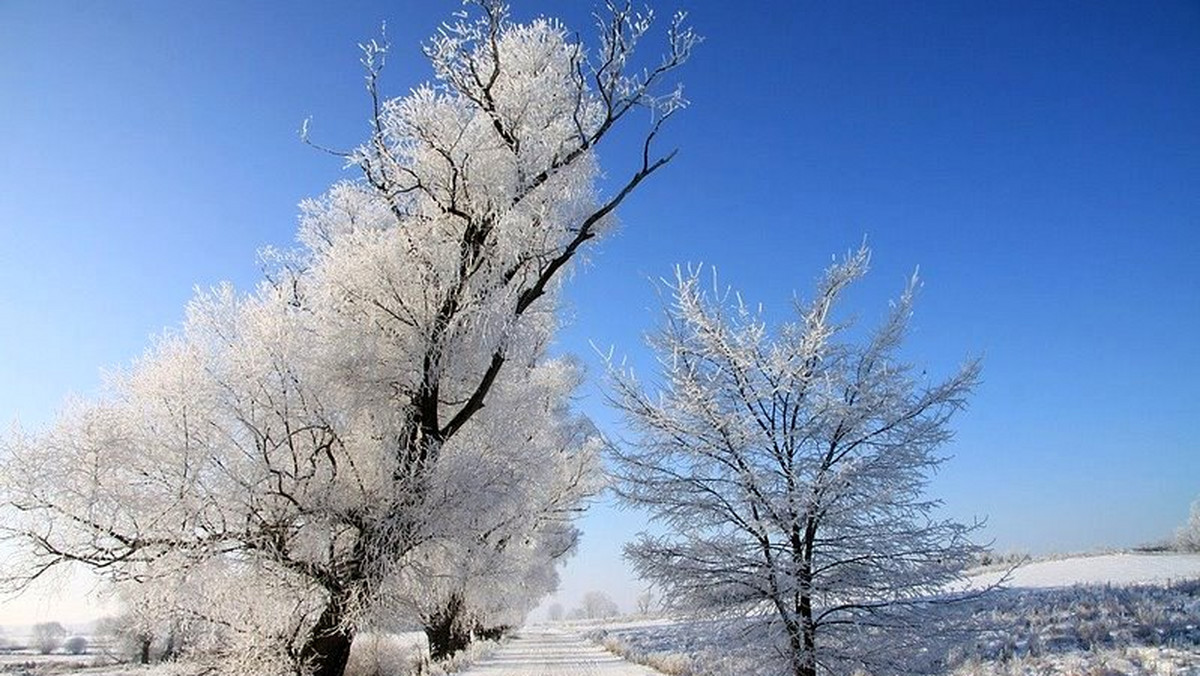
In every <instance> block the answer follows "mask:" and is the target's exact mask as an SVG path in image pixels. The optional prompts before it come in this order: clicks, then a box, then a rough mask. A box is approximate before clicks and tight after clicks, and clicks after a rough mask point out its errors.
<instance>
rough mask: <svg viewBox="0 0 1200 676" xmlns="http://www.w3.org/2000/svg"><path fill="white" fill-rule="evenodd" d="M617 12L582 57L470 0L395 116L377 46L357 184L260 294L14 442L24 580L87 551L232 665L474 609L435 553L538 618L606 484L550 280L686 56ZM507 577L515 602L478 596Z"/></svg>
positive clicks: (663, 106) (272, 267) (467, 581)
mask: <svg viewBox="0 0 1200 676" xmlns="http://www.w3.org/2000/svg"><path fill="white" fill-rule="evenodd" d="M601 16H602V18H601V21H600V24H599V33H600V35H599V43H598V45H596V46H595V47H594V48H592V49H590V50H589V49H585V48H584V46H583V45H582V44H580V43H579V42H577V41H576V39H575V37H574V34H573V33H571V32H570V31H569V30H568V29H567V28H566V27H564V26H562V25H561V24H559V23H558V22H556V21H553V20H550V19H537V20H534V21H532V22H530V23H527V24H518V23H515V22H513V21H511V20H510V18H509V16H508V13H507V9H506V8H505V7H504V6H503V5H501V4H500V3H499V2H496V1H494V0H480V2H478V3H474V4H473V5H472V6H471V7H470V8H469V10H468V12H467V13H466V14H465V15H463V16H462V17H460V18H459V19H457V20H455V21H454V22H453V23H450V24H447V25H445V26H443V27H442V29H441V30H440V31H439V33H438V34H437V35H436V36H435V37H434V38H433V39H432V40H431V41H430V42H429V43H428V44H427V45H426V48H425V53H426V55H427V56H428V58H429V60H430V62H431V63H432V66H433V70H434V74H435V77H436V79H435V81H434V82H433V83H431V84H427V85H422V86H420V87H417V88H415V89H414V90H412V92H411V93H410V94H408V95H406V96H404V97H401V98H397V99H390V100H385V99H384V98H382V97H381V96H380V94H379V92H378V88H377V83H378V78H379V74H380V68H381V67H382V63H383V59H384V57H385V56H386V46H384V45H379V44H377V43H374V42H373V43H370V44H368V45H367V46H366V47H365V52H364V64H365V66H366V68H367V89H368V92H369V94H370V99H371V102H372V115H371V120H372V127H371V130H370V135H369V137H368V139H367V141H366V142H365V143H364V144H363V145H362V146H360V147H359V148H357V149H355V150H353V151H350V152H346V153H339V154H340V155H342V156H343V157H344V158H345V159H346V160H348V162H349V163H350V164H352V165H354V166H357V167H358V168H359V169H360V170H361V178H360V179H358V180H354V181H345V182H341V183H338V184H336V185H334V186H333V187H332V188H331V189H330V190H329V191H328V192H327V193H326V194H325V195H324V196H322V197H321V198H319V199H314V200H311V201H309V202H306V203H305V204H304V205H303V217H302V222H301V226H300V234H299V239H300V241H301V243H302V247H301V248H300V249H299V250H297V251H294V252H285V253H280V254H273V255H269V256H268V262H269V273H268V277H267V279H266V280H265V281H264V282H263V283H262V284H260V285H259V287H258V288H257V289H255V290H254V291H253V292H251V293H249V294H240V293H237V292H235V291H234V290H233V289H232V288H230V287H227V286H226V287H219V288H217V289H215V290H213V291H210V292H206V293H201V294H199V295H198V296H197V298H196V299H195V300H194V301H193V302H192V303H191V304H190V306H189V308H188V313H187V318H186V320H185V322H184V325H183V327H182V328H181V329H180V330H179V331H176V332H173V333H170V334H168V335H166V336H164V337H163V338H161V339H160V340H158V341H157V342H156V344H155V345H154V346H153V347H152V348H151V349H150V350H149V351H148V352H147V354H146V355H145V356H144V357H143V358H142V359H141V360H139V361H138V362H137V363H136V364H135V365H134V366H133V367H132V368H131V369H129V370H128V371H127V372H125V373H122V374H119V375H117V376H116V377H115V378H114V379H113V381H112V383H111V384H110V386H109V388H108V393H107V394H106V396H104V397H103V398H101V399H99V400H97V401H90V402H76V403H74V404H72V405H70V406H68V407H67V408H66V410H65V411H64V412H63V413H62V414H61V415H60V417H59V418H58V419H57V421H56V422H55V423H54V424H53V425H51V426H50V427H49V428H48V429H46V430H45V431H43V432H40V433H37V434H32V435H31V434H25V433H22V432H20V431H18V432H16V433H14V434H12V435H10V436H9V437H8V438H7V439H5V442H4V448H3V450H4V453H3V458H2V459H3V464H2V465H0V504H2V505H3V507H4V509H5V512H4V514H3V515H2V516H0V537H3V538H4V539H5V540H7V541H10V542H17V543H19V544H20V545H21V546H23V547H25V548H26V550H27V551H28V552H29V554H30V556H29V558H28V560H27V561H26V564H27V565H25V566H24V567H20V568H6V569H5V571H4V573H3V574H4V577H5V578H7V581H8V582H9V583H11V584H14V585H20V584H21V583H23V582H26V581H28V580H31V579H34V578H37V577H38V576H40V575H42V574H43V573H44V572H45V571H47V570H49V569H51V568H53V567H56V566H58V565H60V564H64V563H68V562H78V563H83V564H87V565H90V566H93V567H95V568H97V569H99V570H101V571H102V572H104V573H105V574H107V575H108V576H109V577H111V578H112V579H114V580H118V581H122V582H126V583H131V584H135V585H149V586H146V587H145V588H146V589H147V590H150V591H149V593H145V594H140V595H137V597H138V598H141V599H144V600H146V601H147V602H149V603H154V604H168V605H169V606H170V612H169V613H168V615H169V616H170V617H173V618H177V617H184V618H189V619H190V620H195V621H198V622H201V623H204V624H205V625H206V626H207V627H209V628H210V629H211V631H209V632H207V633H204V632H200V633H198V634H197V635H198V636H200V637H204V636H208V637H210V638H211V640H197V641H195V643H194V645H193V647H192V650H193V654H192V656H193V657H194V658H196V659H201V658H203V659H208V658H209V657H212V656H214V655H215V656H216V657H215V658H214V659H218V660H219V661H220V664H221V665H222V666H221V667H220V671H221V672H222V673H253V674H268V673H296V672H304V671H308V672H311V673H315V674H319V675H320V676H335V675H338V674H341V673H342V671H343V670H344V665H345V663H346V659H347V657H348V654H349V649H350V644H351V641H352V639H353V636H354V633H355V632H356V631H357V630H358V629H359V628H360V627H363V626H366V625H369V624H370V623H372V622H377V621H379V620H378V618H379V617H380V616H381V614H382V613H383V612H384V610H382V609H388V608H396V607H400V606H401V605H402V604H403V602H404V601H405V600H411V599H413V598H422V595H423V594H426V593H427V590H435V591H437V590H446V589H449V591H448V592H447V593H446V594H441V595H438V594H434V595H432V597H433V598H432V601H433V602H434V603H435V604H436V603H439V602H440V603H443V604H449V603H457V601H455V600H454V599H455V594H454V593H453V586H454V584H446V583H445V582H446V581H445V580H444V579H443V577H435V576H431V575H432V573H431V574H430V575H424V576H422V575H421V571H423V570H424V571H431V570H432V568H431V566H430V565H429V564H430V563H431V562H437V561H438V560H439V559H440V558H444V557H446V556H449V557H452V559H453V562H454V563H456V564H458V565H457V567H455V568H454V570H453V571H452V572H451V574H450V575H449V578H448V579H450V580H451V581H452V582H453V583H456V584H458V585H459V586H460V587H462V588H464V589H467V590H468V591H469V592H470V593H469V594H467V596H465V597H464V598H463V602H464V603H465V604H466V605H467V606H468V607H469V608H471V609H472V611H471V612H472V613H473V616H476V617H479V618H482V617H487V618H489V619H488V621H493V620H492V619H490V618H499V617H511V616H510V615H506V613H511V612H512V611H513V609H514V608H518V609H520V608H524V609H526V610H527V609H528V608H531V607H532V606H533V605H535V604H534V603H533V602H532V601H531V599H532V597H533V596H536V594H538V593H542V592H544V591H546V590H548V589H549V588H550V587H552V585H553V579H552V575H553V566H554V561H556V560H557V557H559V556H561V555H562V554H563V553H564V552H566V551H567V550H569V548H570V545H572V544H573V542H574V538H575V534H574V530H573V528H572V527H571V526H570V524H569V517H570V515H571V513H572V512H573V511H574V510H576V509H578V507H579V506H580V505H581V501H583V500H584V499H585V498H586V497H587V496H588V495H589V493H590V491H591V490H592V489H593V487H594V482H593V481H592V480H591V479H588V478H586V477H585V475H587V474H588V473H589V472H590V471H592V470H591V469H590V468H593V467H594V464H593V463H592V462H591V461H590V460H589V458H590V457H592V456H594V452H595V444H596V439H595V436H594V435H593V434H591V433H590V432H587V431H586V430H585V431H584V433H579V432H580V429H579V427H578V425H577V424H576V421H573V420H572V419H571V418H570V416H569V415H568V414H567V413H566V408H565V403H566V401H567V398H568V397H569V396H570V394H571V389H572V387H573V386H574V383H575V382H576V378H574V377H567V375H564V374H568V375H569V373H570V371H571V370H570V368H569V367H567V366H566V365H564V364H561V363H558V362H554V361H553V360H550V359H548V358H547V355H546V347H547V345H548V344H549V342H550V340H551V338H552V335H553V332H554V330H555V327H556V320H555V309H556V297H557V289H558V287H559V284H560V283H561V280H562V277H563V273H564V271H565V270H566V269H567V268H568V266H569V265H570V264H571V262H572V261H573V260H574V259H575V258H576V257H577V256H579V255H581V252H583V251H584V250H585V248H586V246H587V245H588V242H590V241H591V240H593V239H595V238H596V237H598V236H600V235H601V234H602V233H603V232H604V230H605V229H606V227H607V226H608V225H609V224H610V223H611V220H612V215H613V212H614V210H615V209H616V208H617V207H618V206H619V205H620V204H621V203H622V202H623V201H624V200H625V199H626V198H627V197H628V196H629V195H630V194H632V192H633V191H634V190H635V189H636V188H637V187H638V186H639V185H640V184H641V183H642V181H644V180H645V179H646V178H647V177H649V176H650V175H651V174H653V173H655V172H656V171H658V170H659V169H660V168H662V167H663V166H665V165H666V164H667V163H668V162H669V161H670V159H671V157H672V154H665V155H660V154H658V153H656V151H655V149H654V147H653V141H654V139H655V138H656V136H657V134H658V132H659V130H660V129H661V126H662V124H663V123H664V122H665V121H666V120H667V119H668V118H670V117H671V116H672V115H673V114H674V113H675V112H676V111H677V110H678V109H679V108H680V107H681V106H682V105H683V100H682V98H681V96H680V94H679V90H678V89H669V88H668V89H666V90H662V89H661V85H662V80H663V79H664V77H665V76H666V75H667V74H668V73H669V72H670V71H672V70H673V69H675V68H676V67H677V66H678V65H680V64H681V63H682V62H683V61H685V60H686V59H687V57H688V54H689V53H690V50H691V49H692V47H693V45H694V44H695V42H696V38H695V36H693V34H692V33H691V32H690V31H689V30H688V29H686V28H685V27H684V26H683V24H682V17H681V16H677V17H676V18H675V20H674V21H672V22H671V24H670V28H669V30H668V35H669V38H668V40H667V43H666V44H667V54H666V55H665V56H664V57H663V58H662V59H661V60H659V61H655V62H653V63H651V65H650V66H649V67H648V68H642V67H640V66H639V65H638V64H637V63H635V59H634V51H635V48H636V47H637V45H638V44H639V42H640V40H641V39H642V37H643V36H644V35H645V34H646V32H647V31H648V30H649V27H650V23H651V21H650V17H649V16H648V15H641V14H638V13H637V12H634V11H633V10H632V9H631V8H630V6H629V5H609V6H608V11H607V12H605V13H602V14H601ZM637 110H642V111H649V113H650V116H651V123H650V127H649V129H648V131H647V132H646V133H645V134H644V136H643V137H642V141H643V142H642V143H641V145H640V148H639V149H638V153H637V155H638V160H639V161H638V163H637V165H636V167H635V168H634V169H633V170H632V173H631V174H630V175H628V176H625V177H623V178H621V179H617V180H616V182H615V184H614V186H615V187H614V189H613V190H612V192H611V193H608V194H605V193H602V192H601V191H600V190H599V189H598V187H597V178H598V175H599V167H598V164H597V161H596V157H595V152H596V148H597V147H598V146H599V145H600V144H601V143H602V142H603V141H604V139H606V138H608V137H609V136H610V134H611V132H612V131H613V130H614V129H617V128H619V127H620V126H621V125H624V124H625V123H626V122H627V121H628V120H629V119H631V118H630V115H631V114H632V113H633V112H634V111H637ZM535 404H538V405H535ZM485 479H486V480H485ZM514 515H519V518H517V516H514ZM435 572H437V571H435ZM489 576H499V577H498V578H497V579H502V580H503V581H504V584H512V583H513V582H514V581H518V582H519V583H520V584H523V585H524V587H523V589H525V590H526V593H524V594H521V593H515V592H513V591H512V590H503V591H502V593H499V594H490V593H488V594H481V593H479V590H478V589H476V587H475V586H473V583H474V582H476V581H477V580H478V579H480V578H481V577H489ZM180 580H182V581H185V582H186V584H185V585H184V588H182V589H179V590H176V591H181V592H186V593H174V591H173V592H172V593H167V594H164V593H159V591H160V589H165V588H171V587H170V584H171V582H170V581H180ZM159 585H166V586H165V587H160V586H159ZM203 585H209V586H210V587H209V588H205V587H204V586H203ZM172 589H174V588H172ZM199 590H203V592H204V593H203V594H197V593H195V592H196V591H199ZM422 600H430V599H428V598H422ZM434 611H435V612H436V608H434ZM409 619H416V618H409Z"/></svg>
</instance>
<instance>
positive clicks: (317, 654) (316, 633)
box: [300, 597, 354, 676]
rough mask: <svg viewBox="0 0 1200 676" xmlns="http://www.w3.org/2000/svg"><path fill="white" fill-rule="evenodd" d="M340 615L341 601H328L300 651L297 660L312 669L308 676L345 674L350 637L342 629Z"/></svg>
mask: <svg viewBox="0 0 1200 676" xmlns="http://www.w3.org/2000/svg"><path fill="white" fill-rule="evenodd" d="M344 612H345V606H344V604H343V602H342V599H340V598H337V597H334V598H331V599H330V601H329V605H327V606H325V610H324V611H322V612H321V617H320V618H318V619H317V623H316V625H314V626H313V629H312V633H311V634H309V637H308V642H307V643H305V644H304V647H303V648H301V650H300V659H301V660H302V661H303V662H304V663H307V664H309V665H311V666H312V672H311V673H312V676H342V674H343V672H345V671H346V661H347V660H349V659H350V644H351V642H353V640H354V635H353V634H352V633H351V632H350V631H349V630H348V629H346V628H345V627H344V626H342V614H343V613H344Z"/></svg>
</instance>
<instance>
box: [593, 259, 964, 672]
mask: <svg viewBox="0 0 1200 676" xmlns="http://www.w3.org/2000/svg"><path fill="white" fill-rule="evenodd" d="M869 257H870V256H869V252H868V250H867V249H865V248H862V249H860V250H858V251H857V252H855V253H853V254H851V255H849V256H848V257H847V258H846V259H845V260H844V261H843V262H841V263H839V264H835V265H833V266H832V267H830V268H829V270H828V271H827V272H826V273H825V276H824V278H823V279H822V281H821V282H820V284H819V286H818V288H817V293H816V296H815V297H814V298H813V299H812V300H811V301H809V302H807V303H803V304H799V305H797V316H796V318H795V319H794V320H793V321H790V322H787V323H785V324H783V325H782V326H780V327H779V328H777V329H771V328H768V326H767V323H766V321H765V320H764V319H763V317H762V315H761V311H754V310H752V309H750V308H749V307H747V306H746V305H745V304H743V303H742V302H741V298H740V297H738V296H736V295H734V294H730V293H728V292H725V293H720V292H717V293H716V294H715V295H711V294H708V293H706V292H705V291H703V290H702V287H701V282H700V277H699V274H698V271H692V272H689V273H683V272H682V271H681V272H679V273H678V274H677V279H676V282H675V283H674V285H673V286H671V287H670V292H671V294H672V296H673V297H672V299H671V300H672V302H671V303H670V306H669V307H668V308H667V312H666V321H665V322H664V324H663V326H662V328H661V330H660V331H658V332H657V333H656V334H655V335H653V336H652V337H651V339H650V344H651V346H652V347H653V348H654V349H655V350H656V352H657V353H658V361H659V365H660V370H661V384H660V387H659V388H655V390H657V391H654V390H651V391H648V390H647V389H645V388H644V387H643V386H642V385H641V384H640V383H639V382H637V380H636V379H635V378H634V377H633V375H632V373H631V372H629V371H627V370H624V371H622V370H618V369H612V373H613V375H614V381H615V396H614V397H613V398H614V400H615V401H616V403H617V405H618V406H619V407H620V408H621V409H622V410H623V411H624V413H625V415H626V417H627V420H628V421H629V423H630V426H631V428H632V429H633V431H634V432H635V433H636V435H637V438H636V440H635V443H634V444H633V445H632V446H630V447H629V448H627V449H619V450H617V451H616V461H617V462H616V472H617V481H616V486H615V488H616V490H617V493H618V495H619V496H620V497H621V498H623V499H624V500H625V501H626V502H628V503H630V504H632V505H636V506H639V507H643V508H645V509H648V510H649V511H650V513H651V514H652V516H653V518H654V519H655V520H656V521H657V522H658V523H659V524H661V525H662V526H663V529H662V530H663V531H664V534H662V535H646V534H643V535H641V536H640V539H639V540H638V541H636V542H634V543H632V544H630V545H628V546H627V547H626V556H627V557H628V558H629V559H630V560H631V561H632V562H633V565H634V567H635V568H636V570H637V572H638V573H639V574H640V575H641V576H642V577H643V578H644V579H646V580H648V581H649V582H651V583H652V584H654V585H655V586H657V587H658V588H659V589H661V590H662V592H663V596H664V598H665V599H668V600H669V601H670V602H671V603H672V604H675V605H679V606H684V607H690V608H693V609H699V610H702V611H709V612H716V613H730V614H736V615H737V616H739V617H744V618H746V619H747V620H749V622H750V623H751V625H754V628H753V629H752V632H757V635H758V636H759V637H760V638H761V640H763V641H767V642H769V643H771V644H772V645H773V647H774V651H773V652H774V654H777V655H779V656H781V657H782V658H783V659H784V662H785V664H784V665H769V664H766V663H763V666H764V668H765V669H771V670H774V671H783V670H786V672H787V673H792V674H794V675H795V676H814V675H815V674H817V673H828V674H844V673H851V672H852V671H854V670H855V669H857V668H866V669H867V670H868V671H870V672H872V673H895V672H897V671H901V670H902V669H903V668H904V664H903V661H904V659H905V655H906V654H912V653H913V652H914V651H912V650H911V647H912V643H911V640H912V639H913V638H914V637H919V636H920V635H921V633H922V632H924V631H927V630H928V614H927V610H928V607H929V606H928V601H927V600H928V599H929V597H930V596H931V595H938V594H943V593H944V592H945V591H946V590H947V588H948V586H950V585H952V584H953V583H955V582H957V581H960V580H961V576H962V571H963V570H964V569H965V568H966V566H968V565H969V564H970V562H971V561H972V560H973V558H974V556H975V555H976V554H977V553H978V552H979V547H978V546H976V545H974V544H973V543H971V541H970V540H969V538H968V535H969V534H970V531H971V530H972V528H971V527H969V526H964V525H961V524H958V523H955V522H953V521H943V520H937V519H936V518H935V517H934V511H935V508H936V507H937V505H938V503H937V502H936V501H934V500H930V499H928V498H926V497H925V496H924V491H925V487H926V484H927V483H928V479H929V476H930V475H931V474H932V472H933V471H934V470H935V469H936V468H937V467H938V465H939V464H941V462H942V461H943V459H944V458H943V457H942V456H940V455H939V454H938V452H937V451H938V449H939V448H941V447H942V446H943V445H944V444H945V443H946V442H948V441H949V440H950V438H951V436H952V435H951V431H950V428H949V425H948V424H949V421H950V418H951V416H952V415H953V414H954V413H955V412H956V411H958V410H959V409H961V408H962V407H963V406H964V405H965V402H966V397H967V395H968V394H969V393H970V391H971V389H972V387H973V386H974V384H975V382H976V381H977V379H978V375H979V364H978V363H977V362H975V361H971V362H968V363H967V364H965V365H964V366H963V367H962V368H961V369H959V370H958V371H957V372H956V373H954V374H953V375H951V376H950V377H949V378H947V379H945V380H943V381H940V382H929V381H928V380H926V379H925V378H924V373H923V372H918V371H916V370H915V369H914V368H913V367H912V366H911V365H909V364H907V363H905V362H904V361H903V360H902V359H901V358H900V355H899V352H900V347H901V343H902V341H903V338H904V336H905V333H906V329H907V326H908V320H909V316H910V314H911V310H912V303H913V296H914V293H915V290H916V287H917V280H916V278H915V276H914V278H913V279H912V281H911V282H910V284H909V286H908V288H906V289H905V291H904V293H903V294H902V295H901V297H900V299H899V300H898V301H897V302H896V303H895V304H894V306H893V308H892V311H891V313H890V315H889V316H888V317H887V319H886V320H885V321H884V323H883V324H882V326H880V327H879V328H878V329H876V330H875V331H874V332H873V333H869V334H867V335H866V336H865V337H864V338H862V339H861V340H855V339H854V338H853V337H852V334H850V331H849V329H850V324H849V323H840V322H838V321H837V320H835V318H834V315H833V311H834V307H835V304H836V303H837V301H838V299H839V298H840V296H841V295H842V292H843V291H844V290H845V289H846V288H847V287H848V286H849V285H850V284H852V283H853V282H854V281H856V280H858V279H859V278H860V277H862V276H863V275H864V274H865V272H866V270H867V267H868V262H869ZM854 335H857V334H854ZM943 598H944V597H943ZM741 624H742V626H744V622H742V623H741ZM918 652H919V651H918ZM760 662H761V660H760Z"/></svg>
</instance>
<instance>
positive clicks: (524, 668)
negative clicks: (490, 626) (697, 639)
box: [461, 627, 661, 676]
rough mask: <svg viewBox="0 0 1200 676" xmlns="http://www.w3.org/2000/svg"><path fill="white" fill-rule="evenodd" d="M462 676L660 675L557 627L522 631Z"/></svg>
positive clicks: (462, 673) (578, 635)
mask: <svg viewBox="0 0 1200 676" xmlns="http://www.w3.org/2000/svg"><path fill="white" fill-rule="evenodd" d="M461 676H661V674H659V672H657V671H654V670H652V669H649V668H647V667H643V666H639V665H637V664H633V663H632V662H626V661H625V660H623V659H621V658H620V657H617V656H616V655H614V654H612V653H610V652H608V651H607V650H605V649H604V648H601V647H600V646H598V645H596V644H594V643H592V642H591V641H588V640H587V639H585V638H584V637H583V636H582V635H580V634H577V633H574V632H571V631H568V630H565V629H557V628H552V627H551V628H544V627H538V628H533V629H523V630H521V632H520V633H519V634H517V635H516V636H514V637H513V638H512V639H510V640H509V641H508V642H507V643H505V644H504V645H503V646H502V647H500V648H499V649H497V650H496V652H494V653H492V654H491V656H490V657H488V658H486V659H482V660H480V661H479V662H476V663H475V666H473V667H471V668H470V669H468V670H467V671H464V672H461Z"/></svg>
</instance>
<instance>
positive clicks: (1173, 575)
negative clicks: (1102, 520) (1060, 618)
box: [973, 553, 1200, 589]
mask: <svg viewBox="0 0 1200 676" xmlns="http://www.w3.org/2000/svg"><path fill="white" fill-rule="evenodd" d="M999 575H1000V573H999V572H989V573H982V574H980V575H977V576H975V578H973V579H975V580H978V581H979V583H981V584H987V583H989V582H992V581H994V580H995V579H997V578H998V577H999ZM1191 579H1200V554H1140V553H1139V554H1135V553H1118V554H1100V555H1095V556H1087V555H1083V556H1073V557H1070V558H1064V559H1054V560H1045V561H1033V562H1030V563H1027V564H1024V565H1022V566H1021V567H1020V568H1017V569H1016V570H1015V571H1013V574H1012V577H1011V578H1009V581H1008V586H1010V587H1023V588H1029V589H1044V588H1048V587H1070V586H1073V585H1078V584H1085V585H1086V584H1113V585H1131V584H1164V583H1168V582H1178V581H1180V580H1191Z"/></svg>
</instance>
